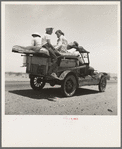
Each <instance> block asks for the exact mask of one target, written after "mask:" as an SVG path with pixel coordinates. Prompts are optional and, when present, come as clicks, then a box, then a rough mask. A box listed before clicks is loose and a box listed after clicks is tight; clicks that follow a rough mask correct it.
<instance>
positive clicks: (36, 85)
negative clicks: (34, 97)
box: [30, 77, 45, 91]
mask: <svg viewBox="0 0 122 149" xmlns="http://www.w3.org/2000/svg"><path fill="white" fill-rule="evenodd" d="M30 86H31V87H32V89H33V90H38V91H39V90H41V89H42V88H43V87H44V86H45V82H44V81H42V79H40V78H39V77H32V78H30Z"/></svg>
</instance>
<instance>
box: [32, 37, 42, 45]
mask: <svg viewBox="0 0 122 149" xmlns="http://www.w3.org/2000/svg"><path fill="white" fill-rule="evenodd" d="M31 45H32V46H37V47H40V46H41V38H40V37H34V38H33V39H32V41H31Z"/></svg>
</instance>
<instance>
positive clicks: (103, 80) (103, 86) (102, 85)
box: [98, 76, 107, 92]
mask: <svg viewBox="0 0 122 149" xmlns="http://www.w3.org/2000/svg"><path fill="white" fill-rule="evenodd" d="M106 85H107V80H106V77H105V76H102V77H101V79H100V82H99V85H98V88H99V91H100V92H104V91H105V89H106Z"/></svg>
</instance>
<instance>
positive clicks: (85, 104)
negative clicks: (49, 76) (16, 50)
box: [3, 77, 118, 115]
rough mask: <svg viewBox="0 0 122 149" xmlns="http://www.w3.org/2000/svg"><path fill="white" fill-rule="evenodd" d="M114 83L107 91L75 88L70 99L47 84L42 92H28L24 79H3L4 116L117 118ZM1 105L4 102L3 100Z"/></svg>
mask: <svg viewBox="0 0 122 149" xmlns="http://www.w3.org/2000/svg"><path fill="white" fill-rule="evenodd" d="M117 92H118V90H117V81H116V80H113V81H111V80H109V81H108V82H107V87H106V91H105V92H102V93H100V92H99V91H98V86H84V87H82V88H78V89H77V91H76V93H75V95H74V96H73V97H63V95H62V93H61V88H60V86H58V85H56V86H54V87H51V86H50V85H49V84H46V86H45V87H44V88H43V90H41V91H34V90H32V89H31V87H30V84H29V79H28V78H27V77H25V78H23V77H22V78H21V79H18V78H16V77H14V79H10V78H8V79H7V78H6V81H5V103H4V104H5V114H6V115H117V103H118V100H117V99H118V98H117ZM3 102H4V100H3Z"/></svg>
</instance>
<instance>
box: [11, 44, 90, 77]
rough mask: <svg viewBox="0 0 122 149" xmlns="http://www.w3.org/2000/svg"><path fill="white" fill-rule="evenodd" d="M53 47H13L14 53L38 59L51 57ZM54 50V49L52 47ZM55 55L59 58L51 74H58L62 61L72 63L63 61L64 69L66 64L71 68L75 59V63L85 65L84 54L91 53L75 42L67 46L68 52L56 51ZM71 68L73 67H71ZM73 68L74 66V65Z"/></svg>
mask: <svg viewBox="0 0 122 149" xmlns="http://www.w3.org/2000/svg"><path fill="white" fill-rule="evenodd" d="M50 47H52V46H51V45H49V46H42V47H41V46H40V47H36V46H35V47H34V48H33V47H32V46H30V47H29V46H28V47H24V46H19V45H15V46H13V47H12V52H15V53H21V54H25V55H30V54H33V56H38V57H47V58H48V57H51V55H50V51H49V49H48V48H50ZM52 49H53V47H52ZM54 52H55V54H57V53H58V54H57V55H58V56H57V57H58V58H57V61H56V62H52V65H51V67H50V69H49V71H48V73H49V74H51V73H53V72H56V69H57V68H58V66H59V63H60V62H61V60H62V59H70V63H69V64H68V61H66V60H64V61H62V65H61V66H62V67H64V65H65V67H66V64H68V66H70V64H71V65H72V64H74V62H72V60H73V59H74V60H75V61H76V60H78V61H79V63H81V65H82V64H84V59H83V56H82V53H89V52H88V51H86V50H85V49H84V48H83V47H81V46H78V45H77V43H75V42H73V43H71V44H69V45H68V46H67V52H65V53H62V52H57V51H55V49H54ZM70 67H71V66H70ZM72 67H73V65H72Z"/></svg>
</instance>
